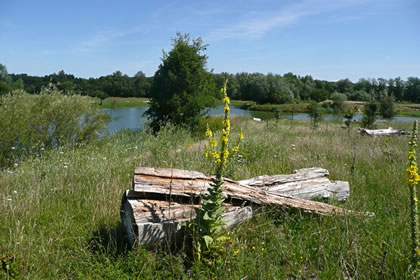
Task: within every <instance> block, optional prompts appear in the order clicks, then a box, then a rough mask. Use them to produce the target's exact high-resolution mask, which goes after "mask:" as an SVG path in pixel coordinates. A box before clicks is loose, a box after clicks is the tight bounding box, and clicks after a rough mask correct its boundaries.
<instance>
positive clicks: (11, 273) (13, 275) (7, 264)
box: [0, 248, 20, 279]
mask: <svg viewBox="0 0 420 280" xmlns="http://www.w3.org/2000/svg"><path fill="white" fill-rule="evenodd" d="M19 276H20V268H19V265H18V264H17V261H16V257H15V256H14V255H13V254H11V253H8V252H7V251H6V250H5V249H2V248H0V279H20V277H19Z"/></svg>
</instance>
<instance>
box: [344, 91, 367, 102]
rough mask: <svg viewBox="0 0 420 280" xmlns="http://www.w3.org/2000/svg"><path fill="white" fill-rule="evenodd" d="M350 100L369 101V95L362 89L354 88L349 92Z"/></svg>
mask: <svg viewBox="0 0 420 280" xmlns="http://www.w3.org/2000/svg"><path fill="white" fill-rule="evenodd" d="M349 99H350V100H357V101H369V99H370V95H369V94H368V93H367V92H366V91H364V90H355V91H353V92H352V93H350V94H349Z"/></svg>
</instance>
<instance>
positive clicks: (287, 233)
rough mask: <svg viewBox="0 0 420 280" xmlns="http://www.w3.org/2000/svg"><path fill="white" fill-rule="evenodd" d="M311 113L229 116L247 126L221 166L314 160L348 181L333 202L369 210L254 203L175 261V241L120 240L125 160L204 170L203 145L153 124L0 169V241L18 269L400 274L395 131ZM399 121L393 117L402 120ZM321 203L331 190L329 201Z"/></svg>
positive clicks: (137, 274) (255, 170)
mask: <svg viewBox="0 0 420 280" xmlns="http://www.w3.org/2000/svg"><path fill="white" fill-rule="evenodd" d="M340 125H341V124H339V123H334V122H323V123H321V124H320V126H319V127H318V128H317V129H316V130H313V129H311V128H310V127H309V124H308V122H305V121H294V122H293V123H291V122H290V121H287V120H280V121H278V122H275V121H270V122H267V123H256V122H252V121H249V120H244V119H240V118H235V119H233V120H232V127H233V131H232V133H237V131H236V132H235V131H234V129H235V128H236V127H242V128H244V134H245V135H246V136H247V137H246V138H245V139H244V140H243V143H242V145H241V152H242V154H241V156H240V157H239V158H238V159H237V163H236V164H235V165H234V167H228V168H227V169H226V176H227V177H230V178H233V179H236V180H240V179H245V178H250V177H253V176H258V175H263V174H282V173H290V172H292V171H293V170H294V169H297V168H303V167H313V166H319V167H323V168H326V169H328V170H329V171H330V177H331V178H332V179H336V180H345V181H349V182H350V188H351V194H350V199H349V201H348V202H346V203H345V204H339V205H340V206H343V207H345V208H348V209H353V210H357V211H370V212H375V214H376V216H375V217H360V216H332V217H319V216H314V215H308V214H303V213H300V212H296V211H294V212H284V211H280V210H279V209H275V208H266V209H265V210H264V211H261V212H260V213H259V214H258V215H257V216H256V217H254V218H253V219H251V220H249V221H247V222H245V223H243V224H241V225H239V226H238V227H237V228H236V229H235V232H234V233H233V234H232V240H233V241H232V243H231V244H230V245H229V246H228V248H226V250H227V253H226V255H225V256H223V257H222V258H221V259H220V261H219V262H218V263H217V264H216V265H214V266H211V267H209V266H206V265H205V264H201V263H192V264H190V265H189V266H187V265H185V264H184V263H183V260H184V258H183V256H182V253H170V252H161V251H159V250H150V249H145V248H137V249H135V250H131V251H129V250H127V248H126V247H125V243H124V239H123V231H122V227H121V222H120V215H119V207H120V201H121V197H122V193H123V191H124V190H126V189H129V188H130V187H131V180H132V176H133V171H134V168H135V167H138V166H151V167H170V166H173V167H174V168H181V169H191V170H198V171H201V172H204V173H207V174H209V173H212V172H213V171H214V170H213V171H212V170H211V168H212V167H211V166H210V163H209V162H207V161H204V160H203V159H202V154H203V151H204V145H203V143H202V142H200V141H197V140H195V139H194V138H192V137H191V136H190V134H189V133H188V132H186V131H185V130H182V129H176V128H173V127H167V128H165V129H164V130H162V131H161V132H160V133H159V134H158V135H157V136H155V137H153V136H151V135H148V134H145V133H136V132H124V133H120V134H117V135H114V136H112V137H111V138H109V139H104V140H102V141H100V142H99V143H92V144H88V145H84V146H82V147H80V148H61V149H58V150H51V151H48V152H46V153H45V154H44V155H43V156H42V157H34V158H29V159H27V160H26V161H24V162H23V163H22V164H21V165H20V166H19V167H18V168H16V169H13V170H12V169H10V170H4V171H3V172H2V173H1V175H0V213H2V214H1V215H0V247H2V248H3V249H5V250H7V251H9V252H11V253H13V254H14V255H15V256H16V259H17V262H18V263H19V264H20V265H21V266H22V271H21V275H22V276H23V278H25V279H63V278H72V279H135V278H139V279H171V278H172V279H209V278H215V279H242V278H244V277H248V279H312V278H313V279H404V278H405V277H406V276H407V274H406V272H407V269H408V266H409V252H410V246H409V244H408V242H407V241H406V239H405V238H404V237H406V236H409V226H408V224H409V207H408V205H409V204H408V201H409V199H408V196H407V193H406V192H405V191H404V190H402V189H401V185H403V184H404V182H405V178H404V166H405V164H406V153H405V151H406V143H407V138H406V137H404V136H402V137H388V138H387V137H385V138H379V137H378V138H370V137H362V136H359V135H358V134H357V133H356V132H355V131H352V134H351V137H348V134H347V130H344V129H341V128H340ZM408 125H409V124H404V123H399V124H396V126H397V127H399V128H405V129H407V128H408ZM331 203H333V204H338V203H337V202H334V201H331Z"/></svg>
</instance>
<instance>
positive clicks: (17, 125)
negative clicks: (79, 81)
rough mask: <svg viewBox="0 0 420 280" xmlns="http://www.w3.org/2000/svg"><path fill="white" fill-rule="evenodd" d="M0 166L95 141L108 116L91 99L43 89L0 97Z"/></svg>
mask: <svg viewBox="0 0 420 280" xmlns="http://www.w3.org/2000/svg"><path fill="white" fill-rule="evenodd" d="M0 104H1V105H0V167H6V166H11V165H12V164H16V163H17V162H19V161H20V160H22V159H23V158H25V157H27V156H29V155H37V154H42V153H43V151H44V150H45V149H48V148H53V147H59V146H63V145H69V146H74V145H79V144H82V143H86V142H89V141H91V140H95V139H97V138H98V136H99V135H100V133H101V132H103V131H104V129H105V126H106V124H107V121H108V120H109V116H108V115H106V114H105V113H104V112H103V111H102V110H101V109H100V108H97V107H95V106H93V99H91V98H90V97H85V96H80V95H64V94H62V93H61V92H60V91H58V90H57V89H54V88H52V89H44V90H43V91H41V93H40V94H39V95H30V94H27V93H25V92H23V91H14V92H12V93H11V94H8V95H5V96H2V97H1V98H0Z"/></svg>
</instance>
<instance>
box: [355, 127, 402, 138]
mask: <svg viewBox="0 0 420 280" xmlns="http://www.w3.org/2000/svg"><path fill="white" fill-rule="evenodd" d="M360 134H362V135H368V136H391V135H409V134H410V133H409V132H407V131H405V130H401V129H393V128H392V127H389V128H386V129H362V130H360Z"/></svg>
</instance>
